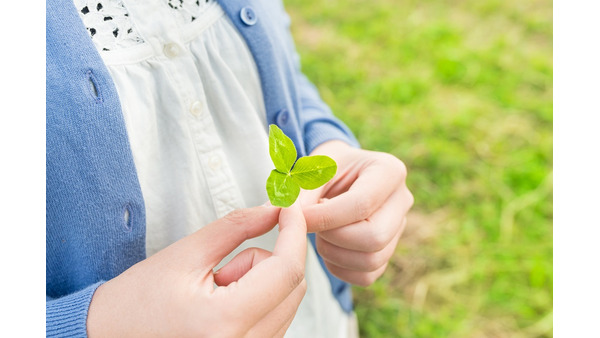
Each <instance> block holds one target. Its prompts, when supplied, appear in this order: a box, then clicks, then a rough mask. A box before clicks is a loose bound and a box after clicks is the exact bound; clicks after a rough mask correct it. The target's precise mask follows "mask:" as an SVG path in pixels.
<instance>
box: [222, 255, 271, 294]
mask: <svg viewBox="0 0 600 338" xmlns="http://www.w3.org/2000/svg"><path fill="white" fill-rule="evenodd" d="M270 256H271V252H269V251H267V250H263V249H260V248H248V249H246V250H244V251H242V252H240V253H239V254H237V255H236V256H235V257H234V258H233V259H232V260H231V261H229V263H227V264H226V265H225V266H223V267H222V268H221V269H219V271H217V272H215V274H214V276H215V284H217V285H218V286H227V285H229V284H231V283H233V282H236V281H238V280H239V279H240V278H242V276H244V275H245V274H246V272H248V271H249V270H250V269H252V268H253V267H254V266H256V264H258V263H260V262H261V261H263V260H265V259H266V258H267V257H270Z"/></svg>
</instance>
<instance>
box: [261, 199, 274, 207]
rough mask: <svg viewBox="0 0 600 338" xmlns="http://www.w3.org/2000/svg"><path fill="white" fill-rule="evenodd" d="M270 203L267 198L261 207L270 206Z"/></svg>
mask: <svg viewBox="0 0 600 338" xmlns="http://www.w3.org/2000/svg"><path fill="white" fill-rule="evenodd" d="M271 205H272V204H271V201H269V200H267V201H266V202H265V204H263V205H262V206H263V207H268V206H271Z"/></svg>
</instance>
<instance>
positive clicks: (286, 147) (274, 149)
mask: <svg viewBox="0 0 600 338" xmlns="http://www.w3.org/2000/svg"><path fill="white" fill-rule="evenodd" d="M269 153H270V154H271V160H273V164H274V165H275V169H273V170H272V171H271V175H269V178H268V179H267V195H269V200H271V204H273V205H275V206H278V207H284V208H287V207H289V206H290V205H292V204H294V202H295V201H296V199H297V198H298V195H299V194H300V188H302V189H307V190H312V189H316V188H318V187H320V186H322V185H323V184H325V183H327V182H329V180H330V179H331V178H332V177H333V176H334V175H335V173H336V171H337V164H336V163H335V161H334V160H333V159H332V158H330V157H329V156H324V155H314V156H303V157H300V158H299V159H298V160H297V161H296V156H297V153H296V147H295V146H294V142H292V140H291V139H290V138H289V137H287V136H286V135H285V134H284V133H283V131H281V129H279V127H277V126H276V125H274V124H271V125H269Z"/></svg>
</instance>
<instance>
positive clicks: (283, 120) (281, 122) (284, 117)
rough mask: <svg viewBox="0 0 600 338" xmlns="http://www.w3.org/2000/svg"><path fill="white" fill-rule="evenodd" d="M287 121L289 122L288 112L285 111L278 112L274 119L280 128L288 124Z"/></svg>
mask: <svg viewBox="0 0 600 338" xmlns="http://www.w3.org/2000/svg"><path fill="white" fill-rule="evenodd" d="M289 120H290V113H289V112H288V110H287V109H282V110H280V111H279V113H277V117H276V118H275V121H276V122H277V125H278V126H280V127H282V126H285V125H286V124H288V122H289Z"/></svg>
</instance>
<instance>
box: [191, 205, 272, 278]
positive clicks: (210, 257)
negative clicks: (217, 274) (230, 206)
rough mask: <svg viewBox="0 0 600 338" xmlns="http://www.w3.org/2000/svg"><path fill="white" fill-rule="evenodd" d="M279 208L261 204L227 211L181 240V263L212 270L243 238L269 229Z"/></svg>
mask: <svg viewBox="0 0 600 338" xmlns="http://www.w3.org/2000/svg"><path fill="white" fill-rule="evenodd" d="M280 210H281V209H280V208H278V207H274V206H260V207H255V208H249V209H239V210H235V211H232V212H230V213H229V214H227V215H226V216H225V217H223V218H220V219H218V220H216V221H214V222H212V223H210V224H208V225H207V226H205V227H203V228H202V229H200V230H198V231H196V232H195V233H193V234H192V235H190V236H187V237H185V238H183V239H182V240H181V241H180V242H182V243H181V244H180V246H181V248H182V250H186V253H185V254H184V255H181V257H180V259H181V260H182V263H185V262H187V263H189V264H190V265H191V266H192V268H202V269H211V270H212V268H214V267H215V266H216V265H217V264H219V262H220V261H221V260H222V259H223V258H224V257H225V256H227V255H228V254H229V253H230V252H232V251H233V250H234V249H235V248H237V247H238V246H239V245H240V244H242V243H243V242H244V241H245V240H247V239H249V238H253V237H257V236H260V235H262V234H265V233H267V232H268V231H269V230H271V229H272V228H273V227H274V226H275V225H276V224H277V219H278V216H279V212H280ZM191 253H197V255H194V254H191Z"/></svg>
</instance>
